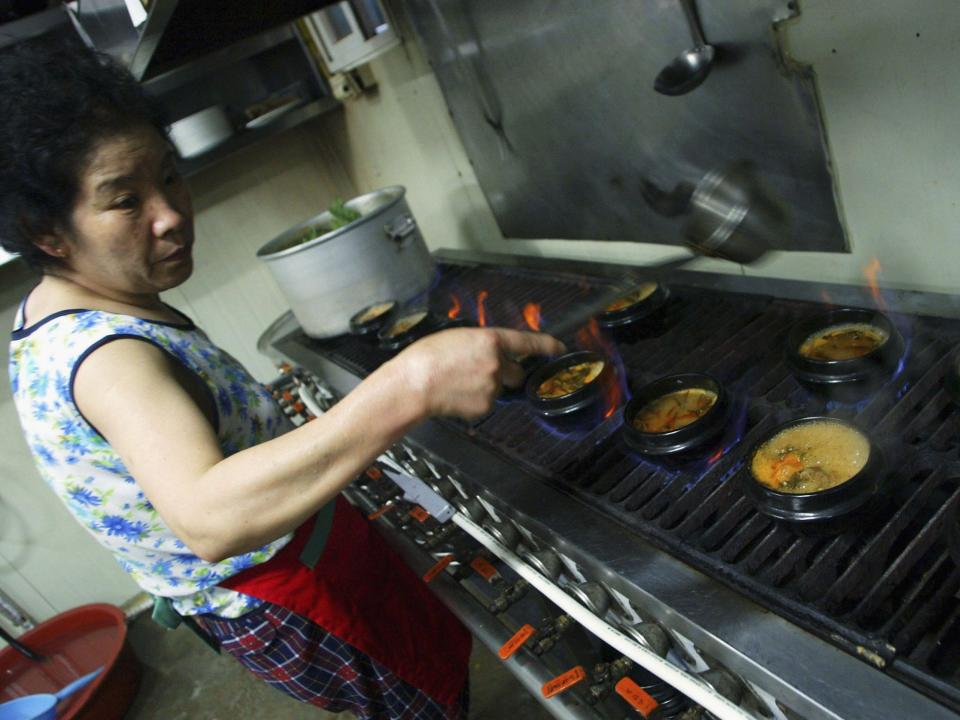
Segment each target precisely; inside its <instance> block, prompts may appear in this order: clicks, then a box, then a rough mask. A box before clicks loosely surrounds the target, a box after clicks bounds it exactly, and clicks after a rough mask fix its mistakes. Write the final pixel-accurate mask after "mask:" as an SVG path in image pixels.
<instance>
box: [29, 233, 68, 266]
mask: <svg viewBox="0 0 960 720" xmlns="http://www.w3.org/2000/svg"><path fill="white" fill-rule="evenodd" d="M33 244H34V245H36V246H37V247H38V248H40V249H41V250H42V251H43V252H45V253H46V254H47V255H49V256H50V257H54V258H57V259H58V260H63V259H64V258H66V257H67V244H66V243H65V242H64V241H63V239H62V238H61V237H60V236H59V235H41V236H40V237H39V238H37V239H36V240H34V241H33Z"/></svg>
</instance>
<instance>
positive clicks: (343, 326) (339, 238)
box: [257, 185, 434, 338]
mask: <svg viewBox="0 0 960 720" xmlns="http://www.w3.org/2000/svg"><path fill="white" fill-rule="evenodd" d="M405 194H406V189H405V188H403V187H401V186H399V185H394V186H391V187H386V188H382V189H380V190H374V191H373V192H369V193H366V194H364V195H359V196H358V197H355V198H353V199H352V200H349V201H347V202H346V203H344V204H345V206H346V207H347V208H349V209H351V210H356V211H357V212H359V213H360V217H359V218H358V219H356V220H353V221H352V222H350V223H348V224H347V225H344V226H343V227H339V228H336V229H329V228H331V227H332V223H333V220H334V216H333V214H332V213H331V212H330V211H324V212H322V213H320V214H318V215H315V216H314V217H312V218H310V219H309V220H307V221H305V222H302V223H300V224H298V225H295V226H294V227H292V228H290V229H289V230H287V231H285V232H283V233H281V234H280V235H278V236H277V237H275V238H274V239H273V240H271V241H270V242H268V243H267V244H266V245H264V246H263V247H261V248H260V250H258V251H257V257H259V258H260V259H261V260H263V261H264V262H266V264H267V267H268V268H270V271H271V273H272V274H273V277H274V279H275V280H276V281H277V284H278V285H279V286H280V290H281V291H282V292H283V294H284V296H285V297H286V299H287V301H288V302H289V303H290V309H291V310H292V311H293V314H294V315H295V316H296V318H297V321H298V322H299V323H300V326H301V327H302V328H303V330H304V332H305V333H306V334H307V335H309V336H310V337H315V338H324V337H333V336H335V335H341V334H343V333H346V332H348V331H349V328H350V318H351V317H353V316H354V315H355V314H356V313H357V311H358V310H360V309H362V308H365V307H367V306H369V305H371V304H372V303H374V302H377V301H379V300H381V299H382V298H396V299H397V301H398V302H399V303H400V304H403V303H405V302H408V301H409V300H411V299H413V298H415V297H416V296H418V295H420V294H421V293H424V292H425V291H426V290H427V289H428V288H429V287H430V282H431V281H432V279H433V274H434V264H433V259H432V258H431V257H430V253H429V251H428V250H427V246H426V243H425V242H424V240H423V236H422V235H421V234H420V229H419V227H418V226H417V222H416V220H415V219H414V217H413V214H412V213H411V212H410V207H409V206H408V205H407V202H406V200H405V198H404V196H405Z"/></svg>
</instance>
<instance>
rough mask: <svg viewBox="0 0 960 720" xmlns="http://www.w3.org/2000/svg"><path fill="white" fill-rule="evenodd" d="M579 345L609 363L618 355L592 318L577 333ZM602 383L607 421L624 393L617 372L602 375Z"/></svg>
mask: <svg viewBox="0 0 960 720" xmlns="http://www.w3.org/2000/svg"><path fill="white" fill-rule="evenodd" d="M577 344H578V345H579V346H580V347H582V348H584V349H587V350H594V351H596V352H599V353H600V354H601V355H603V356H604V357H605V358H606V359H607V362H610V358H612V357H614V356H615V355H616V349H615V348H614V347H613V346H612V345H611V343H610V342H609V341H607V340H606V339H604V337H603V335H602V334H601V332H600V326H599V325H597V319H596V318H591V319H590V322H589V323H587V324H586V325H584V326H583V327H582V328H580V329H579V330H578V331H577ZM600 382H601V383H602V384H601V387H600V391H601V393H602V394H603V401H604V406H605V407H606V410H605V411H604V413H603V419H604V420H606V419H607V418H608V417H610V416H611V415H613V414H614V413H615V412H616V411H617V407H618V406H619V405H620V400H621V398H622V396H623V393H622V391H621V390H620V381H619V379H618V378H617V373H616V372H610V373H604V374H602V375H601V376H600Z"/></svg>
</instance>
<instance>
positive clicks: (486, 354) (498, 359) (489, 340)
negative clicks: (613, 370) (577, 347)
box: [391, 328, 565, 419]
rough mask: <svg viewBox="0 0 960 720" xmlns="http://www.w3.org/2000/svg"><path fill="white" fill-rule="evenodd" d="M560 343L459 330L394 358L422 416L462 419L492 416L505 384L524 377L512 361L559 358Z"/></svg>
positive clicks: (545, 337)
mask: <svg viewBox="0 0 960 720" xmlns="http://www.w3.org/2000/svg"><path fill="white" fill-rule="evenodd" d="M563 352H565V348H564V346H563V343H561V342H560V341H559V340H557V339H556V338H554V337H551V336H550V335H545V334H543V333H532V332H521V331H519V330H508V329H506V328H457V329H453V330H444V331H442V332H438V333H435V334H433V335H429V336H427V337H425V338H423V339H422V340H420V341H418V342H416V343H414V344H413V345H411V346H410V347H409V348H407V349H406V350H404V351H403V352H401V353H400V354H399V355H397V357H395V358H394V359H393V360H392V361H391V364H394V365H395V369H396V370H398V371H399V373H400V376H401V377H402V378H403V382H404V383H405V384H406V387H407V389H408V390H409V391H410V392H411V393H412V394H413V396H414V398H415V401H417V402H420V403H422V405H421V407H422V412H423V416H424V417H433V416H437V415H452V416H457V417H462V418H466V419H471V418H477V417H481V416H483V415H485V414H486V413H488V412H490V410H491V408H492V407H493V402H494V400H495V399H496V397H497V395H499V394H500V391H501V390H502V389H503V387H504V386H506V387H519V386H520V384H521V383H522V382H523V379H524V373H523V369H522V368H521V367H520V364H519V363H518V362H517V361H516V359H515V358H522V357H525V356H528V355H560V354H562V353H563Z"/></svg>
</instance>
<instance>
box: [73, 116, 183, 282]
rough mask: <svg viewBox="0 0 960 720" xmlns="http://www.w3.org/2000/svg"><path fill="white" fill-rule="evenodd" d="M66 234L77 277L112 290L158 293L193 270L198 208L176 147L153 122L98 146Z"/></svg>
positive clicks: (82, 179) (85, 171)
mask: <svg viewBox="0 0 960 720" xmlns="http://www.w3.org/2000/svg"><path fill="white" fill-rule="evenodd" d="M71 220H72V227H71V228H69V229H68V230H66V231H65V232H64V233H63V234H62V236H61V237H60V239H61V240H62V247H61V248H60V253H62V258H63V262H64V264H65V265H66V267H67V269H68V271H69V272H70V273H71V274H72V275H73V276H74V278H75V279H76V280H77V281H79V282H81V283H82V284H84V285H85V286H86V287H88V288H89V289H92V290H97V291H100V292H104V293H106V294H107V295H108V296H111V297H128V296H141V295H155V294H156V293H159V292H161V291H163V290H167V289H169V288H172V287H175V286H177V285H179V284H180V283H182V282H183V281H185V280H186V279H187V278H188V277H190V273H191V272H192V271H193V257H192V255H191V250H192V247H193V207H192V205H191V202H190V193H189V190H188V189H187V186H186V183H185V182H184V180H183V178H181V177H180V174H179V173H178V172H177V168H176V165H175V158H174V154H173V150H172V149H171V147H170V145H169V144H168V143H167V141H166V140H165V139H164V138H163V137H161V136H160V134H159V133H157V131H156V130H154V129H153V128H150V127H143V128H137V129H133V130H131V131H129V132H128V133H125V134H122V135H118V136H115V137H113V138H110V139H108V140H103V141H101V142H100V143H98V144H97V145H95V146H94V150H93V152H92V153H91V156H90V159H89V161H88V163H87V165H86V166H85V167H84V169H83V170H82V171H81V174H80V185H79V193H78V195H77V201H76V203H75V204H74V208H73V213H72V215H71Z"/></svg>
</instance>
